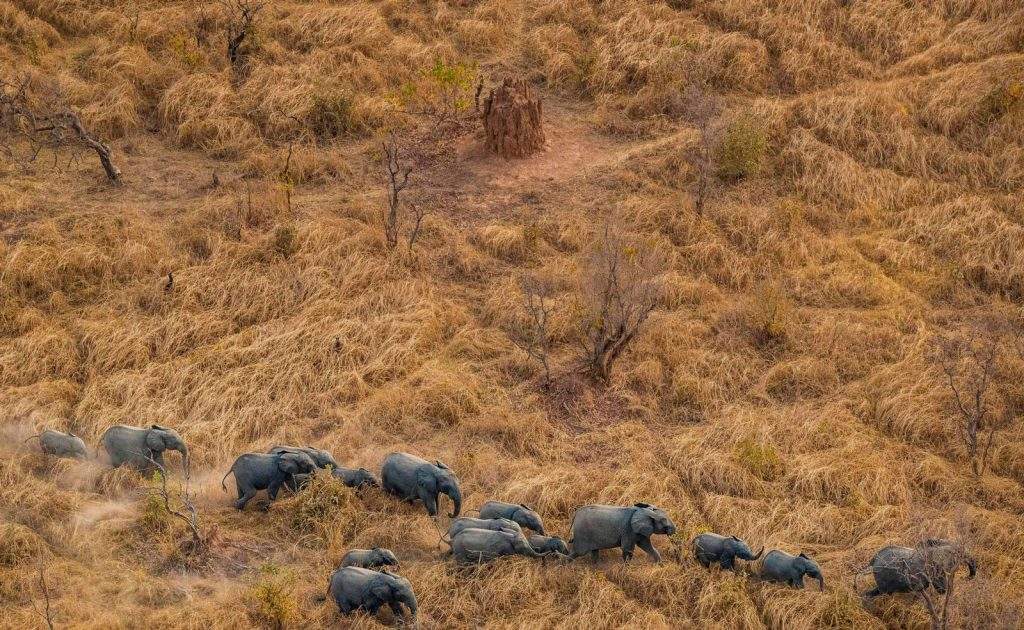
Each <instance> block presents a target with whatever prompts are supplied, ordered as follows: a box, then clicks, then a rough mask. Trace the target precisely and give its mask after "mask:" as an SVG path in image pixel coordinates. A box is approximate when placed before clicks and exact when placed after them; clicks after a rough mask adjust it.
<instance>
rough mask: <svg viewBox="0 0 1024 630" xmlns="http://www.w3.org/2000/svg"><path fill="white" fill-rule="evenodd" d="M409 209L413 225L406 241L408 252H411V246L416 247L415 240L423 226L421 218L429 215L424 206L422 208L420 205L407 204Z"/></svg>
mask: <svg viewBox="0 0 1024 630" xmlns="http://www.w3.org/2000/svg"><path fill="white" fill-rule="evenodd" d="M409 208H410V209H411V213H412V218H413V225H412V229H411V230H410V231H409V239H408V243H409V251H410V252H411V251H412V248H413V246H415V245H416V239H417V238H419V235H420V228H421V227H422V226H423V217H425V216H427V215H428V214H430V213H429V212H428V211H427V209H426V206H423V205H421V204H416V203H413V204H409Z"/></svg>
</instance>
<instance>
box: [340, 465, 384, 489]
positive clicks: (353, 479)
mask: <svg viewBox="0 0 1024 630" xmlns="http://www.w3.org/2000/svg"><path fill="white" fill-rule="evenodd" d="M331 474H332V475H334V476H335V477H337V478H338V479H341V483H343V484H345V485H346V486H348V487H349V488H363V487H370V488H379V487H380V479H378V478H377V475H375V474H373V473H372V472H370V471H369V470H367V469H365V468H340V467H338V468H335V469H334V470H332V471H331Z"/></svg>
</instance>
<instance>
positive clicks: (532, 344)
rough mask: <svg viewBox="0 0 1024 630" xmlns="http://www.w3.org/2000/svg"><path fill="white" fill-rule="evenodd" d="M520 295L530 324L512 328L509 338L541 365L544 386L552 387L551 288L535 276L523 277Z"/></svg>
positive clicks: (520, 284) (546, 387) (520, 282)
mask: <svg viewBox="0 0 1024 630" xmlns="http://www.w3.org/2000/svg"><path fill="white" fill-rule="evenodd" d="M519 290H520V291H521V292H522V295H523V306H524V307H525V309H526V314H527V315H528V316H529V318H530V319H529V323H528V324H527V326H526V327H525V328H523V329H521V330H517V331H515V332H514V333H513V334H512V335H510V336H509V338H510V339H511V340H512V343H514V344H516V346H518V347H519V349H520V350H522V351H523V352H525V353H526V356H528V357H530V358H531V359H533V360H534V361H536V362H538V363H540V365H541V367H542V368H544V389H548V388H549V387H550V386H551V364H550V360H549V357H550V355H551V346H552V343H551V334H550V330H549V327H550V321H551V311H552V306H551V287H550V285H548V284H547V283H545V282H542V281H540V280H538V279H536V278H531V277H523V278H521V279H520V281H519Z"/></svg>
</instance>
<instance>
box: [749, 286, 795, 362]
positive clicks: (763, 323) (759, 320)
mask: <svg viewBox="0 0 1024 630" xmlns="http://www.w3.org/2000/svg"><path fill="white" fill-rule="evenodd" d="M791 312H792V306H791V305H790V302H789V300H788V299H787V298H786V295H785V294H784V293H783V292H782V290H781V289H780V288H779V287H777V286H775V285H765V286H763V287H762V288H761V289H759V290H758V291H757V293H756V294H755V295H754V297H753V299H752V300H751V301H750V303H749V304H748V305H747V310H746V320H747V321H746V325H747V327H748V329H749V331H750V334H751V336H752V337H753V342H754V345H756V346H757V347H759V348H767V347H771V346H776V345H781V344H783V343H785V341H786V338H787V336H788V329H789V322H790V317H791Z"/></svg>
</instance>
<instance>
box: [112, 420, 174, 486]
mask: <svg viewBox="0 0 1024 630" xmlns="http://www.w3.org/2000/svg"><path fill="white" fill-rule="evenodd" d="M100 444H102V445H103V448H104V450H106V452H107V456H108V457H109V458H110V465H111V466H113V467H114V468H118V467H120V466H121V465H122V464H128V465H129V466H132V467H133V468H136V469H138V470H141V471H143V472H149V471H150V470H152V469H153V468H155V466H154V465H153V462H156V464H157V465H159V466H160V467H162V468H166V467H165V466H164V456H163V452H164V451H166V450H174V451H178V452H179V453H181V466H182V469H183V470H184V472H185V476H186V477H187V476H188V448H187V447H186V446H185V441H184V440H182V439H181V436H180V435H178V432H177V431H175V430H174V429H169V428H167V427H162V426H160V425H159V424H154V425H152V426H151V427H149V428H148V429H145V428H139V427H128V426H125V425H123V424H119V425H116V426H113V427H110V428H109V429H107V430H106V432H105V433H104V434H103V435H102V436H101V437H100ZM150 460H152V461H150Z"/></svg>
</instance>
